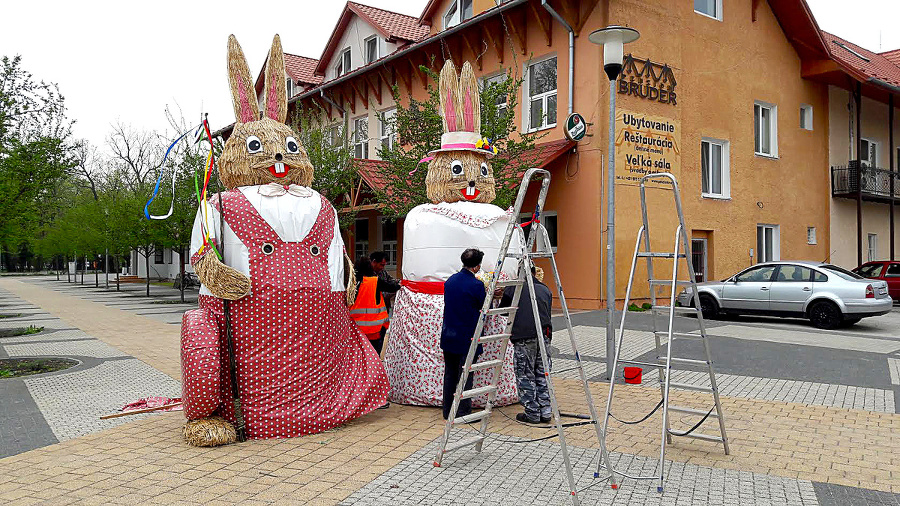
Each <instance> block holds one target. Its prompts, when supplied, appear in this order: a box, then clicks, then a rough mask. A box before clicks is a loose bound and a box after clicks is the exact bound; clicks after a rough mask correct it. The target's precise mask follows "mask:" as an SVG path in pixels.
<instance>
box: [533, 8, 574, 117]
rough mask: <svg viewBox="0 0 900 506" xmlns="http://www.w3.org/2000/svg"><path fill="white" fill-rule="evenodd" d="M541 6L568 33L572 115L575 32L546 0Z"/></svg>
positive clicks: (570, 109)
mask: <svg viewBox="0 0 900 506" xmlns="http://www.w3.org/2000/svg"><path fill="white" fill-rule="evenodd" d="M541 6H543V7H544V9H546V10H547V12H549V13H550V15H551V16H553V17H554V18H555V19H556V20H557V21H559V23H560V24H561V25H563V28H565V29H566V30H568V31H569V107H568V111H569V114H572V101H573V98H574V95H575V30H574V29H572V27H571V26H570V25H569V23H567V22H566V20H565V19H563V17H562V16H560V15H559V13H558V12H556V11H555V10H554V9H553V7H552V6H550V4H548V3H547V0H541Z"/></svg>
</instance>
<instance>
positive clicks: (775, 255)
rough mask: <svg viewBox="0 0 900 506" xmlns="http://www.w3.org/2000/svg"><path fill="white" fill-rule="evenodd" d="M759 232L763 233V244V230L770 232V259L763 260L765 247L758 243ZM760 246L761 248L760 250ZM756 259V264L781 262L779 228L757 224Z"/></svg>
mask: <svg viewBox="0 0 900 506" xmlns="http://www.w3.org/2000/svg"><path fill="white" fill-rule="evenodd" d="M760 230H762V231H763V242H765V230H772V258H765V254H764V253H765V251H766V249H765V245H764V244H761V243H760V239H759V238H760V235H759V232H760ZM760 246H763V247H762V248H760ZM756 259H757V263H762V262H777V261H778V260H781V226H780V225H773V224H770V223H759V224H757V225H756Z"/></svg>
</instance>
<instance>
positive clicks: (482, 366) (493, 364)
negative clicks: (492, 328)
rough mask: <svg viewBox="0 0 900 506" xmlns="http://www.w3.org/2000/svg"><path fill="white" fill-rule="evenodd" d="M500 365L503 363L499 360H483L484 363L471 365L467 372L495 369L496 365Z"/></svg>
mask: <svg viewBox="0 0 900 506" xmlns="http://www.w3.org/2000/svg"><path fill="white" fill-rule="evenodd" d="M505 335H509V334H505ZM502 364H503V361H502V360H500V359H497V360H485V361H484V362H478V363H477V364H472V366H471V367H469V370H470V371H481V370H484V369H490V368H491V367H497V366H498V365H502Z"/></svg>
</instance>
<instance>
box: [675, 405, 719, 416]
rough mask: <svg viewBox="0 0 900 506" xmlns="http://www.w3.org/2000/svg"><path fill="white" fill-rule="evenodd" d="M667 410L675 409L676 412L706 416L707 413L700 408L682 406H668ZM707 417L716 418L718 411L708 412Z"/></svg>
mask: <svg viewBox="0 0 900 506" xmlns="http://www.w3.org/2000/svg"><path fill="white" fill-rule="evenodd" d="M669 411H676V412H678V413H688V414H691V415H697V416H706V413H707V412H706V411H702V410H699V409H694V408H685V407H683V406H669ZM709 417H710V418H718V417H719V415H718V413H716V410H713V412H712V413H710V414H709Z"/></svg>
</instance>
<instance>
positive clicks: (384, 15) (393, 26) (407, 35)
mask: <svg viewBox="0 0 900 506" xmlns="http://www.w3.org/2000/svg"><path fill="white" fill-rule="evenodd" d="M347 5H348V7H350V8H351V9H352V10H353V11H354V12H356V13H357V14H358V15H360V16H361V17H363V18H365V19H366V21H369V22H370V23H372V24H373V25H376V28H379V29H380V30H381V31H383V32H384V33H386V34H387V35H388V38H393V39H401V40H407V41H410V42H416V41H418V40H420V39H422V38H423V37H425V36H426V35H428V33H429V29H428V27H427V26H424V25H421V24H419V19H418V18H416V17H414V16H407V15H406V14H400V13H399V12H392V11H386V10H384V9H379V8H377V7H370V6H368V5H363V4H359V3H356V2H347Z"/></svg>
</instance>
